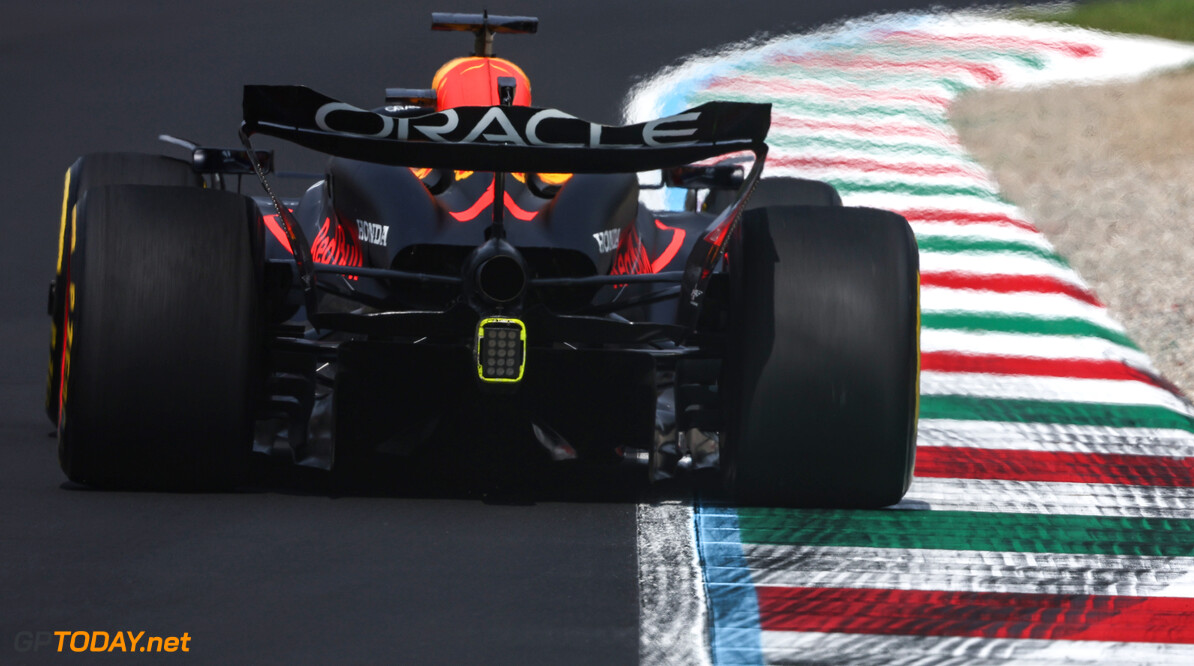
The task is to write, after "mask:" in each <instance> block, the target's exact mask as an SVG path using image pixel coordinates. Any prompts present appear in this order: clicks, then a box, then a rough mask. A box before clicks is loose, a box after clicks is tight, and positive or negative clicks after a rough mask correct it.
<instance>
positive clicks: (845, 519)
mask: <svg viewBox="0 0 1194 666" xmlns="http://www.w3.org/2000/svg"><path fill="white" fill-rule="evenodd" d="M738 527H739V530H740V533H739V535H740V537H741V539H742V542H743V543H756V544H782V545H806V546H852V547H871V548H932V549H946V550H991V551H1014V552H1020V553H1069V554H1080V555H1096V554H1101V555H1153V556H1162V557H1187V556H1191V555H1194V521H1191V520H1176V519H1167V518H1122V517H1106V516H1067V515H1045V514H1020V513H982V512H973V513H972V512H965V511H839V510H821V509H739V510H738Z"/></svg>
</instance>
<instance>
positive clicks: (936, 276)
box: [920, 271, 1103, 307]
mask: <svg viewBox="0 0 1194 666" xmlns="http://www.w3.org/2000/svg"><path fill="white" fill-rule="evenodd" d="M920 285H921V286H922V287H943V288H945V289H961V290H969V291H989V292H995V293H1000V294H1015V293H1037V294H1063V295H1065V296H1069V297H1071V298H1074V299H1076V300H1079V301H1082V302H1084V303H1089V304H1091V305H1097V306H1099V307H1103V304H1102V303H1101V302H1100V301H1099V299H1098V297H1096V296H1095V295H1094V294H1093V293H1091V292H1090V290H1089V289H1086V288H1084V287H1080V286H1078V285H1076V284H1072V283H1069V282H1065V281H1064V280H1059V279H1057V278H1054V277H1049V276H1046V275H999V274H993V275H988V274H980V273H963V272H960V271H945V272H940V273H921V274H920Z"/></svg>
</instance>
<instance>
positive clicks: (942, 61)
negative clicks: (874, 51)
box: [771, 53, 1003, 85]
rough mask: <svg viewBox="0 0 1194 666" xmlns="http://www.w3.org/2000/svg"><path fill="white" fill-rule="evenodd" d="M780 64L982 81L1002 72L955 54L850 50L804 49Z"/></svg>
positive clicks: (998, 77) (777, 61)
mask: <svg viewBox="0 0 1194 666" xmlns="http://www.w3.org/2000/svg"><path fill="white" fill-rule="evenodd" d="M771 62H772V63H774V64H777V65H795V66H798V67H815V68H818V69H832V70H837V71H849V70H868V71H876V72H880V71H882V72H890V73H893V74H900V73H904V72H909V71H915V72H925V73H928V74H933V75H936V76H953V75H957V74H969V75H970V76H973V77H974V78H975V79H977V80H978V81H979V82H981V83H983V84H988V85H989V84H994V83H999V82H1001V81H1002V80H1003V72H1001V71H1000V70H999V68H998V67H996V66H995V65H987V64H983V63H977V62H970V61H967V60H961V59H955V58H928V59H912V60H899V59H895V58H874V57H871V56H865V55H857V54H849V53H817V54H812V53H802V54H796V55H781V56H776V57H775V58H774V59H772V61H771Z"/></svg>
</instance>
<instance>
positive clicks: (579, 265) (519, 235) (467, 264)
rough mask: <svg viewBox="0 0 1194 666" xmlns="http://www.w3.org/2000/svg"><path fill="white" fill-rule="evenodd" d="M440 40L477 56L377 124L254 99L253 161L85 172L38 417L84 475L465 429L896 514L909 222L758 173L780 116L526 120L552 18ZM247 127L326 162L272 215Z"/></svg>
mask: <svg viewBox="0 0 1194 666" xmlns="http://www.w3.org/2000/svg"><path fill="white" fill-rule="evenodd" d="M432 20H433V29H436V30H451V31H467V32H472V33H473V34H474V35H475V47H474V52H473V54H472V55H471V56H470V57H465V58H458V59H455V60H452V61H451V62H448V63H447V64H446V65H444V66H443V67H442V68H441V69H440V70H439V71H438V73H437V74H436V75H435V78H434V81H433V84H432V88H431V89H427V90H422V89H402V88H393V89H387V99H386V104H385V105H384V106H382V107H378V108H376V109H374V110H366V109H363V108H358V107H356V106H353V105H350V104H347V103H344V102H341V101H338V100H335V99H332V98H329V97H326V96H324V95H322V94H320V93H318V92H315V91H313V90H311V89H308V88H305V87H300V86H260V85H250V86H246V87H245V89H244V122H243V125H242V128H241V133H240V137H241V141H242V146H241V147H237V148H234V149H233V148H206V147H201V146H198V145H195V144H192V143H189V142H185V141H182V140H179V139H173V138H171V137H164V138H166V139H167V140H169V141H171V142H173V143H177V144H180V145H184V146H186V147H187V148H188V149H190V150H191V155H190V159H189V160H181V159H174V158H171V157H165V156H159V155H145V154H132V153H101V154H92V155H87V156H85V157H82V158H80V159H79V160H78V161H76V162H75V163H74V164H73V165H72V166H71V167H70V169H69V171H68V172H67V177H66V186H65V194H64V199H63V209H62V223H61V233H60V249H59V258H58V266H57V271H56V274H55V278H54V281H53V283H52V285H51V291H50V313H51V315H52V318H53V328H52V336H51V338H52V340H51V348H50V369H49V381H48V388H47V399H46V405H47V412H48V414H49V416H50V418H51V419H52V420H53V421H55V422H56V424H57V428H58V447H59V459H60V462H61V466H62V469H63V470H64V471H65V473H66V475H67V476H68V477H69V478H70V479H71V480H73V481H75V482H80V483H87V484H92V485H96V486H101V487H150V488H165V489H205V488H226V487H232V486H235V485H236V484H237V483H239V482H241V481H242V480H243V478H244V474H245V470H246V466H247V462H248V456H249V455H250V453H251V452H252V451H253V450H254V449H256V450H258V451H261V452H272V453H275V454H277V453H279V452H284V453H285V454H287V455H290V456H293V459H294V461H295V462H297V463H299V464H303V465H309V466H314V467H321V468H324V469H329V470H331V471H332V472H333V473H336V472H338V471H344V470H353V469H367V468H369V466H370V465H372V464H373V463H372V462H371V461H373V460H374V459H375V456H380V455H385V454H393V455H398V456H403V455H405V456H411V455H418V453H419V452H420V451H423V450H426V449H427V448H429V447H431V448H435V447H449V448H450V447H453V446H455V445H456V444H457V442H458V441H459V439H460V438H462V437H467V438H471V441H473V442H474V443H477V442H479V443H480V445H481V446H486V447H498V448H497V451H498V452H499V454H500V452H501V451H502V449H501V447H508V446H513V444H512V442H514V441H515V440H518V441H521V442H525V443H526V444H527V445H528V447H530V448H534V449H535V450H541V451H542V455H544V456H548V457H550V458H551V459H555V460H562V459H571V458H580V459H589V460H603V459H604V460H610V461H616V460H619V459H629V460H634V461H638V462H643V463H645V464H646V465H647V467H648V469H649V470H650V473H651V475H652V478H655V479H659V478H664V477H667V476H669V475H672V474H676V473H678V472H679V471H680V470H683V469H685V468H720V470H721V475H722V478H723V480H724V482H725V483H726V484H727V486H728V487H729V488H730V489H731V490H732V492H733V495H734V497H736V498H737V500H738V501H741V502H744V503H754V504H766V505H777V506H841V507H847V506H864V507H865V506H870V507H876V506H885V505H890V504H892V503H895V502H897V501H898V500H899V499H900V498H901V497H902V496H903V495H904V493H905V492H906V490H907V488H908V486H909V484H910V482H911V476H912V465H913V457H914V453H915V442H916V424H917V408H918V378H919V341H918V338H919V302H918V292H919V288H918V264H917V249H916V244H915V240H914V238H913V235H912V233H911V230H910V228H909V226H908V223H907V222H906V221H905V220H904V219H903V218H901V217H900V216H898V215H895V214H893V213H889V212H885V211H879V210H873V209H866V208H849V207H844V206H842V205H841V200H840V198H839V197H838V195H837V193H836V192H835V191H834V189H833V188H832V187H831V186H829V185H827V184H825V183H820V182H815V181H808V180H801V179H792V178H775V179H761V174H762V170H763V165H764V163H765V157H766V153H767V146H766V143H765V137H766V134H767V131H768V128H769V125H770V106H769V105H764V104H748V103H729V102H711V103H706V104H703V105H701V106H698V107H695V108H692V109H689V110H687V111H684V112H683V113H679V114H676V115H672V116H669V117H666V118H660V119H656V120H651V121H649V122H645V123H639V124H631V125H625V126H603V125H599V124H595V123H590V122H587V121H584V120H581V119H579V118H577V117H575V116H572V115H570V114H568V113H564V112H562V111H559V110H555V109H546V108H536V107H533V106H531V88H530V84H529V80H528V79H527V77H526V75H525V74H524V73H523V71H522V70H521V69H519V68H518V67H517V66H516V65H514V64H513V63H512V62H509V61H507V60H503V59H500V58H497V57H494V55H493V50H492V45H493V38H494V35H495V34H498V33H533V32H535V31H536V29H537V24H538V22H537V19H534V18H530V17H505V16H491V15H488V14H484V15H471V14H434V15H433V17H432ZM256 134H265V135H271V136H274V137H280V138H282V139H286V140H289V141H291V142H293V143H295V144H298V145H300V146H304V147H306V148H311V149H315V150H317V151H321V152H323V153H326V154H328V155H329V156H330V159H329V161H328V163H327V169H326V173H325V174H323V175H322V177H319V178H317V179H315V182H313V183H312V184H311V185H310V187H309V188H308V189H307V190H306V191H305V194H302V196H300V197H297V198H283V197H280V196H278V195H277V194H276V193H275V191H274V190H273V189H272V187H271V183H270V178H269V174H270V173H271V171H272V164H273V155H272V153H270V152H268V151H260V150H256V149H254V148H253V146H252V145H251V138H250V137H252V136H253V135H256ZM744 155H746V156H748V157H749V159H747V160H744V159H743V156H744ZM718 160H720V161H718ZM643 172H657V173H659V174H662V175H661V176H659V177H658V178H656V180H655V182H646V183H645V184H644V183H640V177H639V176H638V175H636V174H640V173H643ZM233 175H235V176H237V181H238V182H239V179H240V177H241V176H245V175H256V176H257V177H258V178H259V179H260V182H261V184H262V186H263V190H264V192H265V196H259V197H252V198H251V197H248V196H244V195H242V194H240V193H239V192H233V191H230V190H229V189H228V185H229V183H231V182H232V180H233V179H232V178H231V176H233ZM648 180H649V179H648ZM651 186H668V187H675V188H684V189H686V190H688V191H689V192H690V194H689V196H688V203H687V204H686V205H685V207H684V210H679V211H661V210H650V209H648V208H647V207H646V206H645V205H644V204H642V203H641V202H640V192H641V190H642V189H644V188H648V187H651ZM237 190H239V185H238V187H237Z"/></svg>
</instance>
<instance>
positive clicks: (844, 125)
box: [771, 109, 962, 148]
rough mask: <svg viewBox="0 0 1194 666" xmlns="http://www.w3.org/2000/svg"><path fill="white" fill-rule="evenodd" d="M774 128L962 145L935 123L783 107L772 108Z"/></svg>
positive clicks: (957, 146)
mask: <svg viewBox="0 0 1194 666" xmlns="http://www.w3.org/2000/svg"><path fill="white" fill-rule="evenodd" d="M771 129H772V131H773V132H774V131H775V130H799V131H802V132H807V133H810V134H811V133H814V132H847V133H850V134H862V135H867V136H882V137H886V138H889V139H900V138H914V139H932V140H934V141H937V142H940V144H941V145H943V146H949V147H953V148H961V146H962V144H961V143H959V142H958V138H957V136H956V135H954V134H952V133H950V132H947V131H945V130H943V129H940V128H937V127H934V126H932V125H919V124H915V123H907V122H898V121H888V120H876V121H874V122H865V123H863V122H850V121H847V120H822V119H818V118H808V117H805V116H798V115H795V114H791V113H784V112H783V111H776V110H775V109H772V111H771Z"/></svg>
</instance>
